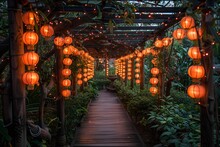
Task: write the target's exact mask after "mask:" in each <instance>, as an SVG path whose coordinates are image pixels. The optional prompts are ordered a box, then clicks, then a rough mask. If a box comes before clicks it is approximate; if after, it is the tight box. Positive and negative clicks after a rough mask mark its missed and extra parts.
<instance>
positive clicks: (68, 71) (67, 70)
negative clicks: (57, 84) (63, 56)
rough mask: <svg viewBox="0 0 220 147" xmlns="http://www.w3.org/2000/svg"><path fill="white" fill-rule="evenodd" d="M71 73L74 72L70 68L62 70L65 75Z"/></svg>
mask: <svg viewBox="0 0 220 147" xmlns="http://www.w3.org/2000/svg"><path fill="white" fill-rule="evenodd" d="M71 73H72V71H71V70H70V69H69V68H64V69H63V70H62V75H63V76H64V77H68V76H70V75H71Z"/></svg>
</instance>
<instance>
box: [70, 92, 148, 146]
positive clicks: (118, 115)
mask: <svg viewBox="0 0 220 147" xmlns="http://www.w3.org/2000/svg"><path fill="white" fill-rule="evenodd" d="M72 146H73V147H83V146H87V147H110V146H111V147H143V146H145V145H144V143H143V141H142V140H141V138H140V136H139V134H138V132H137V131H136V129H135V128H134V126H133V124H132V122H131V119H130V118H129V116H128V115H127V113H126V112H125V110H124V108H123V107H122V105H121V103H120V102H119V100H118V98H117V97H116V96H115V94H113V93H110V92H108V91H101V92H100V93H99V97H98V98H97V99H96V100H95V101H94V102H92V103H91V104H90V106H89V112H88V115H87V116H86V118H85V120H84V122H82V124H81V127H80V128H79V130H78V131H77V133H76V138H75V141H74V142H73V144H72Z"/></svg>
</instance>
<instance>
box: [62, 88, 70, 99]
mask: <svg viewBox="0 0 220 147" xmlns="http://www.w3.org/2000/svg"><path fill="white" fill-rule="evenodd" d="M70 95H71V91H70V90H68V89H65V90H62V96H63V97H69V96H70Z"/></svg>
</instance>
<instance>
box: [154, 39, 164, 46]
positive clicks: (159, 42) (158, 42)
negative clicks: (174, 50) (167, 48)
mask: <svg viewBox="0 0 220 147" xmlns="http://www.w3.org/2000/svg"><path fill="white" fill-rule="evenodd" d="M154 45H155V47H157V48H162V47H163V41H162V40H159V39H158V40H156V41H155V42H154Z"/></svg>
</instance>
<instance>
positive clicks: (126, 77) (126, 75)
mask: <svg viewBox="0 0 220 147" xmlns="http://www.w3.org/2000/svg"><path fill="white" fill-rule="evenodd" d="M124 82H125V86H127V83H128V60H126V59H125V81H124Z"/></svg>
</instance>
